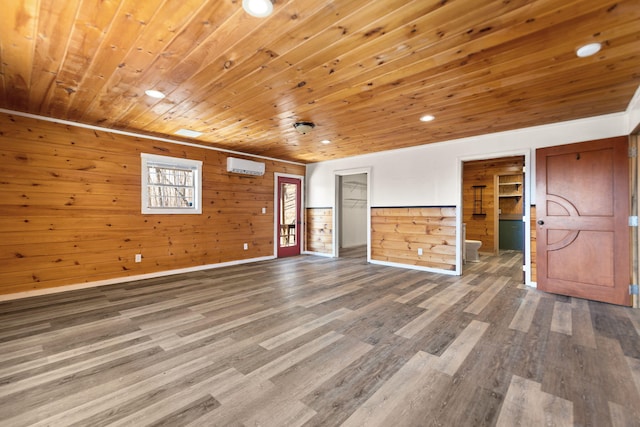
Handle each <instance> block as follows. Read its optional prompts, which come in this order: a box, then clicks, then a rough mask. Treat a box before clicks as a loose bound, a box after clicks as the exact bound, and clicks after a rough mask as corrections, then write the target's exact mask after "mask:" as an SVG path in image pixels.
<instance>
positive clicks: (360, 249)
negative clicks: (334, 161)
mask: <svg viewBox="0 0 640 427" xmlns="http://www.w3.org/2000/svg"><path fill="white" fill-rule="evenodd" d="M335 206H336V212H335V218H334V219H335V224H334V230H335V236H334V256H336V257H340V258H353V259H362V260H366V262H369V260H370V252H369V248H370V243H369V242H370V237H369V236H370V230H371V221H370V204H369V173H368V171H366V170H365V171H362V170H359V171H349V172H340V173H336V205H335Z"/></svg>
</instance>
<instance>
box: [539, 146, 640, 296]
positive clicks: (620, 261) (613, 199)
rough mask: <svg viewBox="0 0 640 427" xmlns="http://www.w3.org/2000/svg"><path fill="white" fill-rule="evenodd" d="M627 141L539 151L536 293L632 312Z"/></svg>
mask: <svg viewBox="0 0 640 427" xmlns="http://www.w3.org/2000/svg"><path fill="white" fill-rule="evenodd" d="M627 153H628V140H627V138H626V137H619V138H609V139H603V140H598V141H590V142H584V143H579V144H570V145H563V146H557V147H551V148H544V149H540V150H537V154H536V188H537V189H536V198H537V200H536V206H537V213H538V221H537V222H538V223H537V262H538V277H537V282H538V289H540V290H543V291H547V292H552V293H557V294H562V295H570V296H575V297H579V298H586V299H590V300H596V301H603V302H608V303H613V304H620V305H629V304H630V298H629V292H628V289H629V228H628V215H629V194H628V192H629V181H628V180H629V178H628V155H627Z"/></svg>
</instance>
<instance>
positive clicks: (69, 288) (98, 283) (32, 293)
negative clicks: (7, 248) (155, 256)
mask: <svg viewBox="0 0 640 427" xmlns="http://www.w3.org/2000/svg"><path fill="white" fill-rule="evenodd" d="M275 258H276V257H275V256H273V255H270V256H264V257H259V258H249V259H242V260H238V261H228V262H221V263H218V264H206V265H198V266H195V267H187V268H179V269H176V270H164V271H156V272H154V273H147V274H139V275H137V276H126V277H116V278H113V279H105V280H97V281H95V282H86V283H76V284H72V285H64V286H56V287H53V288H44V289H36V290H33V291H24V292H16V293H13V294H6V295H0V301H11V300H15V299H21V298H28V297H35V296H40V295H49V294H57V293H60V292H67V291H75V290H79V289H88V288H96V287H98V286H106V285H115V284H117V283H125V282H133V281H136V280H144V279H155V278H157V277H164V276H171V275H174V274H182V273H192V272H194V271H202V270H210V269H213V268H222V267H229V266H232V265H240V264H249V263H254V262H258V261H268V260H272V259H275Z"/></svg>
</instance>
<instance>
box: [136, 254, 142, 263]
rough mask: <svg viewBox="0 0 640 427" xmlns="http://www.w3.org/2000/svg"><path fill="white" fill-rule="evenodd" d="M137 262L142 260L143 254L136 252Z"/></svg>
mask: <svg viewBox="0 0 640 427" xmlns="http://www.w3.org/2000/svg"><path fill="white" fill-rule="evenodd" d="M136 262H142V254H136Z"/></svg>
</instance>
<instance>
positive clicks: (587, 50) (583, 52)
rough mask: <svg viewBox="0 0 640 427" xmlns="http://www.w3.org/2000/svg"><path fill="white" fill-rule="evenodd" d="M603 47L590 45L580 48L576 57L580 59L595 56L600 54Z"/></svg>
mask: <svg viewBox="0 0 640 427" xmlns="http://www.w3.org/2000/svg"><path fill="white" fill-rule="evenodd" d="M601 48H602V45H601V44H600V43H589V44H585V45H584V46H581V47H579V48H578V49H577V50H576V55H578V56H579V57H580V58H586V57H587V56H591V55H595V54H596V53H598V52H600V49H601Z"/></svg>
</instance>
